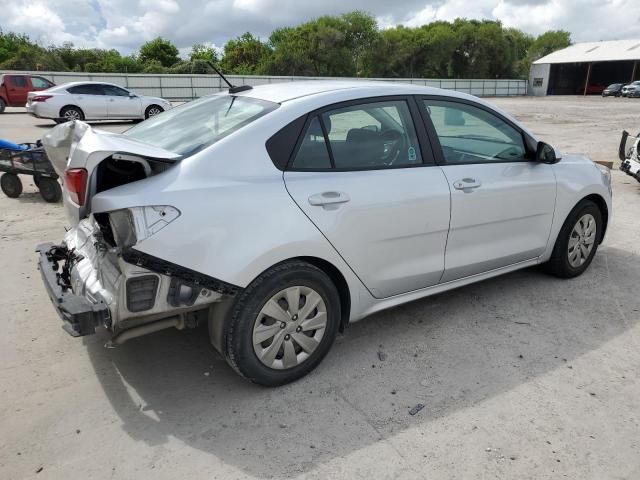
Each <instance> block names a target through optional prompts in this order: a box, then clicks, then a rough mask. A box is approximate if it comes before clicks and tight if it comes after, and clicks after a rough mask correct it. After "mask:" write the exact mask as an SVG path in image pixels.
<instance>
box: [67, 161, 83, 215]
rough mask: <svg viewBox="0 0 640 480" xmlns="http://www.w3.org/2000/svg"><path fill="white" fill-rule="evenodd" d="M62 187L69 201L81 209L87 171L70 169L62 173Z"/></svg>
mask: <svg viewBox="0 0 640 480" xmlns="http://www.w3.org/2000/svg"><path fill="white" fill-rule="evenodd" d="M64 186H65V187H66V189H67V191H68V192H69V196H70V197H71V200H73V202H74V203H76V204H77V205H80V206H81V207H82V206H83V205H84V202H85V200H86V195H87V171H86V170H85V169H84V168H70V169H69V170H67V171H66V172H64Z"/></svg>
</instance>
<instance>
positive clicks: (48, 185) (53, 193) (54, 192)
mask: <svg viewBox="0 0 640 480" xmlns="http://www.w3.org/2000/svg"><path fill="white" fill-rule="evenodd" d="M38 189H39V190H40V195H42V198H43V199H44V201H45V202H49V203H56V202H59V201H60V199H61V198H62V189H61V188H60V184H59V183H58V182H57V181H56V180H54V179H53V178H49V177H41V178H40V180H39V181H38Z"/></svg>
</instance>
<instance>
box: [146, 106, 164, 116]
mask: <svg viewBox="0 0 640 480" xmlns="http://www.w3.org/2000/svg"><path fill="white" fill-rule="evenodd" d="M162 112H164V108H162V107H160V106H158V105H149V106H148V107H147V109H146V110H145V111H144V118H151V117H155V116H156V115H160V114H161V113H162Z"/></svg>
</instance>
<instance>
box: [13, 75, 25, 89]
mask: <svg viewBox="0 0 640 480" xmlns="http://www.w3.org/2000/svg"><path fill="white" fill-rule="evenodd" d="M9 78H10V79H11V85H13V86H14V87H26V86H27V79H26V78H25V77H23V76H20V75H13V76H11V77H9Z"/></svg>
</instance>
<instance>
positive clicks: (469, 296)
mask: <svg viewBox="0 0 640 480" xmlns="http://www.w3.org/2000/svg"><path fill="white" fill-rule="evenodd" d="M639 260H640V259H639V258H638V257H637V256H635V255H633V254H632V253H629V252H627V251H623V250H619V249H615V248H608V247H602V249H601V250H600V252H599V254H598V255H597V256H596V257H595V259H594V262H593V264H592V265H591V268H590V269H589V271H588V272H587V273H586V274H585V275H583V276H581V277H578V278H576V279H572V280H559V279H556V278H553V277H550V276H548V275H546V274H545V273H543V272H542V271H541V269H539V268H533V269H526V270H522V271H518V272H514V273H511V274H508V275H505V276H502V277H498V278H494V279H491V280H487V281H484V282H480V283H477V284H474V285H470V286H467V287H464V288H460V289H458V290H454V291H450V292H446V293H443V294H440V295H437V296H434V297H430V298H427V299H424V300H419V301H416V302H413V303H410V304H406V305H403V306H400V307H397V308H394V309H392V310H388V311H385V312H381V313H379V314H376V315H374V316H372V317H371V318H368V319H366V320H364V321H362V322H358V323H355V324H353V325H350V326H349V327H348V328H347V330H346V332H345V334H344V335H343V336H340V337H339V338H338V340H337V341H336V344H335V345H334V347H333V349H332V350H331V352H330V353H329V355H328V356H327V358H325V360H324V361H323V362H322V363H321V365H320V366H319V367H318V368H317V369H316V370H315V371H314V372H313V373H311V374H310V375H308V376H307V377H305V378H303V379H301V380H299V381H298V382H296V383H294V384H291V385H287V386H284V387H280V388H274V389H267V388H262V387H258V386H255V385H251V384H249V383H247V382H246V381H244V380H243V379H241V378H240V377H239V376H238V375H236V374H235V373H234V372H233V371H232V369H231V368H230V367H228V366H227V364H226V362H225V361H224V360H223V359H222V358H221V357H220V356H219V355H217V354H216V353H215V352H214V350H213V348H212V347H211V346H210V344H209V342H208V339H207V332H206V328H198V329H195V330H189V331H186V332H178V331H176V330H167V331H163V332H160V333H157V334H154V335H150V336H147V337H142V338H138V339H135V340H132V341H130V342H129V343H127V344H125V345H123V346H122V347H120V348H118V349H115V350H106V349H104V348H103V347H102V344H103V343H104V341H105V340H106V335H96V336H93V337H85V339H86V340H85V343H86V345H87V348H88V352H89V356H90V359H91V361H92V363H93V366H94V368H95V372H96V375H97V377H98V379H99V380H100V382H101V384H102V386H103V388H104V391H105V393H106V395H107V397H108V398H109V401H110V402H111V404H112V406H113V408H114V410H115V411H116V412H117V414H118V415H119V417H120V419H121V422H122V428H123V429H124V431H125V432H126V433H127V434H128V435H130V436H131V437H132V438H134V439H136V440H138V441H143V442H146V443H147V444H148V445H152V446H156V445H162V444H165V443H167V442H169V439H170V437H175V438H177V439H179V440H181V441H182V442H184V443H185V444H187V445H188V446H190V447H193V448H196V449H199V450H201V451H203V452H208V453H209V454H211V455H212V456H215V457H216V458H218V459H219V460H220V461H222V462H224V463H227V464H231V465H233V466H235V467H237V468H239V469H241V470H242V471H244V472H245V473H246V474H249V475H252V476H256V477H261V478H263V477H271V478H283V477H290V476H294V475H299V474H300V473H301V472H306V471H309V470H310V469H312V468H314V467H316V466H318V465H321V464H325V463H327V462H329V461H331V460H332V459H333V458H336V457H344V456H345V455H348V454H349V453H351V452H354V451H357V450H360V449H362V448H364V447H366V446H368V445H371V444H374V443H376V442H379V441H380V440H384V439H387V440H389V439H392V437H393V436H394V435H396V434H397V433H399V432H401V431H403V430H405V429H408V428H410V427H413V426H416V425H417V424H426V423H428V422H432V421H434V420H436V419H439V418H441V417H444V416H446V415H448V414H450V413H451V412H454V411H456V410H458V409H465V408H469V407H472V406H476V405H478V404H480V403H481V402H483V401H485V400H487V399H488V398H491V397H494V396H496V395H500V394H501V393H504V392H506V391H508V390H511V389H513V388H515V387H517V386H518V385H521V384H523V383H527V382H531V381H533V380H535V379H536V377H539V376H541V375H543V374H545V373H547V372H550V371H552V370H554V369H566V368H571V363H572V362H573V361H574V360H575V359H576V358H578V357H580V356H582V355H584V354H586V353H588V352H590V351H592V350H594V349H597V348H598V347H599V346H601V345H602V344H604V343H606V342H608V341H609V340H611V339H613V338H615V337H617V336H619V335H622V334H624V333H625V332H626V331H627V330H628V329H630V328H631V327H633V326H634V325H635V324H636V323H637V322H638V321H639V320H640V318H639V315H638V313H637V312H638V311H640V298H638V297H637V296H636V297H634V296H633V292H632V291H630V289H625V285H629V284H630V283H631V282H636V281H637V278H638V265H639V264H640V262H639ZM634 312H636V313H634ZM417 404H423V405H424V406H425V407H424V409H423V410H422V411H420V412H419V413H418V414H416V415H414V416H412V415H409V413H408V412H409V409H410V408H411V407H413V406H415V405H417ZM470 428H471V426H470ZM265 459H269V465H270V466H269V469H268V473H265V467H264V463H265Z"/></svg>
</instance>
